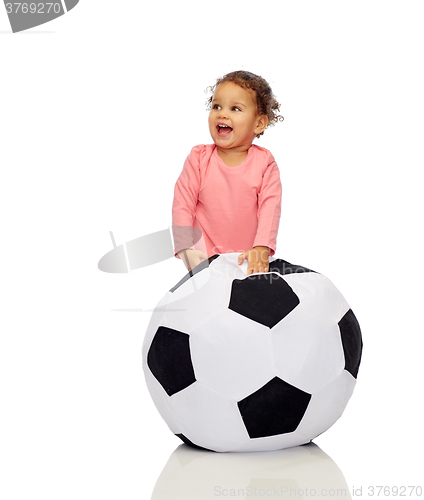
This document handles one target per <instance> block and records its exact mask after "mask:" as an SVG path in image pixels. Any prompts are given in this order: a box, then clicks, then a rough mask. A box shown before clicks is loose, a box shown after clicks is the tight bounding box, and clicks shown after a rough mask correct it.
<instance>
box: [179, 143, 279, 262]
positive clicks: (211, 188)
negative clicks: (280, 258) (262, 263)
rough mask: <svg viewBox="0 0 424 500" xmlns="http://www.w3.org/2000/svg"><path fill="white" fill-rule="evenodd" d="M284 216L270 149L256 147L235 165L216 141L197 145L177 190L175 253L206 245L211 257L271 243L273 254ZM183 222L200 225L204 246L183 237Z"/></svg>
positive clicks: (189, 157) (192, 225)
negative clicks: (225, 158)
mask: <svg viewBox="0 0 424 500" xmlns="http://www.w3.org/2000/svg"><path fill="white" fill-rule="evenodd" d="M280 214H281V181H280V173H279V170H278V167H277V164H276V162H275V160H274V157H273V156H272V154H271V153H270V152H269V151H268V150H267V149H265V148H262V147H260V146H256V145H252V146H250V148H249V149H248V154H247V156H246V158H245V159H244V161H243V163H242V164H241V165H238V166H236V167H230V166H228V165H227V164H226V163H224V161H223V160H222V159H221V158H220V157H219V155H218V152H217V148H216V146H215V144H208V145H199V146H195V147H194V148H193V149H192V150H191V152H190V154H189V156H188V157H187V159H186V161H185V163H184V166H183V170H182V172H181V174H180V176H179V178H178V180H177V182H176V184H175V189H174V202H173V205H172V225H173V229H174V245H175V247H174V250H175V254H177V253H178V252H179V251H181V250H184V249H186V248H197V249H202V248H203V251H204V250H205V246H206V253H207V254H208V255H209V256H211V255H214V254H217V253H230V252H240V253H241V252H244V251H246V250H250V249H251V248H253V247H255V246H266V247H269V248H270V255H273V254H274V253H275V249H276V242H277V232H278V226H279V222H280ZM181 226H185V228H187V227H188V226H190V227H195V228H198V229H200V230H201V231H202V234H203V242H204V245H205V246H204V245H202V241H201V242H200V243H199V244H194V242H190V241H189V242H188V241H187V232H185V233H184V235H185V237H179V234H178V233H177V231H176V227H181ZM195 231H196V230H195ZM197 232H198V231H197Z"/></svg>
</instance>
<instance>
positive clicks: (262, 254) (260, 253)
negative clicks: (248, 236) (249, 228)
mask: <svg viewBox="0 0 424 500" xmlns="http://www.w3.org/2000/svg"><path fill="white" fill-rule="evenodd" d="M246 259H247V276H249V275H250V274H252V273H267V272H268V270H269V248H268V247H262V246H256V247H253V248H252V249H251V250H248V251H247V252H244V253H242V254H241V255H239V258H238V263H239V265H240V264H243V262H244V261H245V260H246Z"/></svg>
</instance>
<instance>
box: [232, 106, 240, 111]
mask: <svg viewBox="0 0 424 500" xmlns="http://www.w3.org/2000/svg"><path fill="white" fill-rule="evenodd" d="M233 111H241V109H240V108H239V107H238V106H233Z"/></svg>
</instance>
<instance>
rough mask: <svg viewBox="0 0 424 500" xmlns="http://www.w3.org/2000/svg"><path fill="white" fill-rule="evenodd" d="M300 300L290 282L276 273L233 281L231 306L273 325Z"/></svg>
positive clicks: (234, 309) (238, 311)
mask: <svg viewBox="0 0 424 500" xmlns="http://www.w3.org/2000/svg"><path fill="white" fill-rule="evenodd" d="M299 303H300V301H299V297H298V296H297V295H296V294H295V293H294V291H293V290H292V288H291V287H290V285H289V284H288V283H287V281H285V280H284V279H283V278H282V277H281V276H279V275H278V274H276V273H261V274H254V275H251V276H248V277H247V278H245V279H242V280H233V283H232V285H231V296H230V303H229V305H228V308H229V309H231V310H232V311H234V312H236V313H238V314H241V315H242V316H246V318H249V319H251V320H253V321H256V322H257V323H260V324H262V325H264V326H268V327H269V328H272V327H273V326H275V325H276V324H277V323H279V322H280V321H281V320H282V319H283V318H285V317H286V316H287V315H288V314H289V313H291V312H292V311H293V309H294V308H295V307H296V306H298V305H299Z"/></svg>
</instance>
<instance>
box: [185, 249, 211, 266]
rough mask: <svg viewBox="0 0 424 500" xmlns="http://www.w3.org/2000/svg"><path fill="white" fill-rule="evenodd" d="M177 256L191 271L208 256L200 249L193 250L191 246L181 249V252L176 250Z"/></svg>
mask: <svg viewBox="0 0 424 500" xmlns="http://www.w3.org/2000/svg"><path fill="white" fill-rule="evenodd" d="M178 256H179V257H180V259H181V260H182V261H183V262H184V264H185V266H186V268H187V271H191V270H192V269H193V268H195V267H196V266H197V265H198V264H200V263H201V262H202V261H203V260H205V259H207V258H208V256H207V255H206V254H205V253H204V252H201V251H200V250H194V249H192V248H187V249H186V250H181V252H178Z"/></svg>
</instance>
